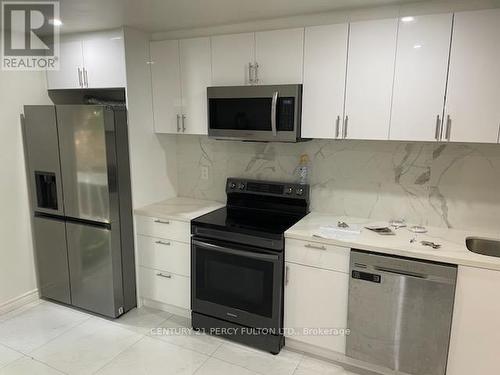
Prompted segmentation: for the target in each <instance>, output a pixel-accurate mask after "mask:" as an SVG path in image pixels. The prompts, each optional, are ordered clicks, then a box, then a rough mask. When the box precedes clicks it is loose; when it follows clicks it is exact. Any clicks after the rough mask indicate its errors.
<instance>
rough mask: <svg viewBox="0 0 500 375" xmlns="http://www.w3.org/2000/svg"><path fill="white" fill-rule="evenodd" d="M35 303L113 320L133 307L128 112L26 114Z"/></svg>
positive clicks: (97, 109)
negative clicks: (61, 305) (42, 300)
mask: <svg viewBox="0 0 500 375" xmlns="http://www.w3.org/2000/svg"><path fill="white" fill-rule="evenodd" d="M23 135H24V143H25V155H26V164H27V171H28V176H29V186H30V197H31V207H32V210H33V221H32V227H33V236H34V248H35V259H36V266H37V267H36V268H37V275H38V284H39V289H40V295H41V296H42V297H43V298H46V299H50V300H54V301H57V302H61V303H65V304H69V305H73V306H76V307H78V308H81V309H85V310H88V311H91V312H94V313H97V314H101V315H105V316H109V317H113V318H114V317H118V316H120V315H121V314H123V313H125V312H127V311H128V310H130V309H131V308H133V307H135V306H136V287H135V268H134V247H133V233H132V231H133V228H132V225H133V224H132V204H131V191H130V172H129V159H128V137H127V121H126V110H125V108H124V107H123V108H122V107H111V106H104V105H57V106H25V107H24V118H23Z"/></svg>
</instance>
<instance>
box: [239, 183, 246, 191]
mask: <svg viewBox="0 0 500 375" xmlns="http://www.w3.org/2000/svg"><path fill="white" fill-rule="evenodd" d="M238 188H239V189H240V190H245V184H244V183H243V182H240V184H239V185H238Z"/></svg>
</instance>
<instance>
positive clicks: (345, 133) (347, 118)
mask: <svg viewBox="0 0 500 375" xmlns="http://www.w3.org/2000/svg"><path fill="white" fill-rule="evenodd" d="M348 123H349V116H346V117H345V119H344V129H343V130H342V138H344V139H346V138H347V125H348Z"/></svg>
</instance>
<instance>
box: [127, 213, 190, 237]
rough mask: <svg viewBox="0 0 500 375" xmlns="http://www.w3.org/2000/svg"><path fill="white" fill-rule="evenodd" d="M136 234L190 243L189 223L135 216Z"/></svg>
mask: <svg viewBox="0 0 500 375" xmlns="http://www.w3.org/2000/svg"><path fill="white" fill-rule="evenodd" d="M136 228H137V233H138V234H144V235H146V236H152V237H158V238H166V239H169V240H175V241H181V242H186V243H190V241H191V223H189V222H184V221H177V220H165V219H159V218H155V217H147V216H136Z"/></svg>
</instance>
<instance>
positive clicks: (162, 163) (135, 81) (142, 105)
mask: <svg viewBox="0 0 500 375" xmlns="http://www.w3.org/2000/svg"><path fill="white" fill-rule="evenodd" d="M124 37H125V62H126V74H127V87H126V95H127V107H128V122H129V148H130V168H131V183H132V203H133V207H134V208H137V207H141V206H144V205H147V204H150V203H153V202H157V201H160V200H163V199H166V198H169V197H173V196H176V195H177V189H176V184H177V171H176V160H175V158H176V154H175V151H174V152H172V150H175V138H174V139H173V140H169V139H167V140H164V139H162V136H159V135H157V134H156V133H155V132H154V119H153V99H152V91H151V72H150V65H149V64H148V62H149V40H150V35H149V34H147V33H145V32H142V31H139V30H135V29H132V28H129V27H126V28H124Z"/></svg>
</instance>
